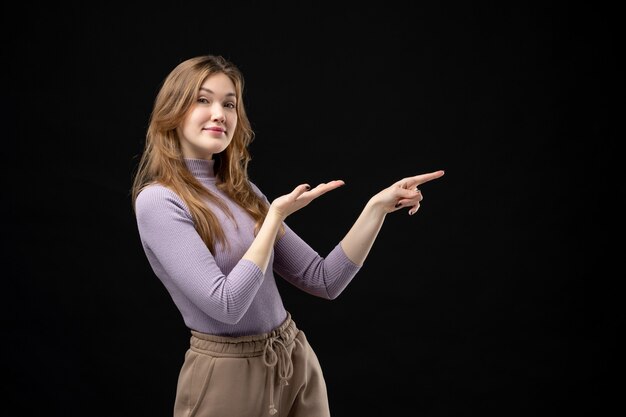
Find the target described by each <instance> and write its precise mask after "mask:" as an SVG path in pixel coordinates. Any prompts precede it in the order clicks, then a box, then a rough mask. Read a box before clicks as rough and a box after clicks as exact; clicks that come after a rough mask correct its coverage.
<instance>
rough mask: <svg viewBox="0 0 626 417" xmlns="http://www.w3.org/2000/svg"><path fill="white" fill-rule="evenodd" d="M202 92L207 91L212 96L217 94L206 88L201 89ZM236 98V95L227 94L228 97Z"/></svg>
mask: <svg viewBox="0 0 626 417" xmlns="http://www.w3.org/2000/svg"><path fill="white" fill-rule="evenodd" d="M200 91H206V92H207V93H211V94H215V93H214V92H213V91H211V90H209V89H208V88H204V87H200ZM231 96H232V97H235V96H236V94H235V93H226V97H231Z"/></svg>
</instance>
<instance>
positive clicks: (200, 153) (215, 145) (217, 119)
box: [180, 73, 237, 159]
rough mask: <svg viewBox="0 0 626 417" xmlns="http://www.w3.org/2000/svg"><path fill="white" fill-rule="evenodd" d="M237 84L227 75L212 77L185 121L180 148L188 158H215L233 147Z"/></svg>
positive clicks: (204, 84)
mask: <svg viewBox="0 0 626 417" xmlns="http://www.w3.org/2000/svg"><path fill="white" fill-rule="evenodd" d="M236 97H237V95H236V94H235V85H234V83H233V82H232V81H231V80H230V78H228V77H227V76H226V75H225V74H222V73H218V74H215V75H211V76H210V77H208V78H207V79H206V81H204V83H203V84H202V87H200V90H199V91H198V99H197V101H196V103H195V104H194V105H193V106H192V107H191V109H190V110H189V113H188V114H187V116H186V117H185V120H184V121H183V125H182V127H181V132H180V146H181V150H182V153H183V156H184V157H185V158H196V159H213V154H216V153H220V152H222V151H223V150H224V149H226V147H227V146H228V145H229V144H230V141H231V140H232V139H233V135H234V133H235V127H236V126H237V104H236V103H237V100H236Z"/></svg>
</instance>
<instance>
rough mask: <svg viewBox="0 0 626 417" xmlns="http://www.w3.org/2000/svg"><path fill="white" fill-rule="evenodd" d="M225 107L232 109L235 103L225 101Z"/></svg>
mask: <svg viewBox="0 0 626 417" xmlns="http://www.w3.org/2000/svg"><path fill="white" fill-rule="evenodd" d="M226 107H228V108H229V109H234V108H235V107H236V106H235V103H226Z"/></svg>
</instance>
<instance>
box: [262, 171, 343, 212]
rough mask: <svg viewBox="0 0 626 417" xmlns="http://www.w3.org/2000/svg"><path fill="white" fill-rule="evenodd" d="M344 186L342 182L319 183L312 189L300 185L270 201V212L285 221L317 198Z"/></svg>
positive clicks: (305, 185)
mask: <svg viewBox="0 0 626 417" xmlns="http://www.w3.org/2000/svg"><path fill="white" fill-rule="evenodd" d="M344 184H345V183H344V182H343V181H342V180H334V181H330V182H324V183H321V184H319V185H318V186H317V187H315V188H313V189H311V187H310V186H309V185H308V184H300V185H298V186H297V187H296V188H294V190H293V191H292V192H290V193H289V194H285V195H283V196H280V197H278V198H276V199H275V200H274V201H272V204H270V211H274V212H275V213H276V214H277V215H278V216H279V217H280V218H281V219H282V220H285V219H286V218H287V216H289V215H290V214H292V213H294V212H296V211H298V210H300V209H301V208H303V207H305V206H307V205H308V204H309V203H310V202H311V201H313V200H315V199H316V198H317V197H319V196H321V195H322V194H326V193H327V192H329V191H331V190H334V189H335V188H339V187H341V186H343V185H344Z"/></svg>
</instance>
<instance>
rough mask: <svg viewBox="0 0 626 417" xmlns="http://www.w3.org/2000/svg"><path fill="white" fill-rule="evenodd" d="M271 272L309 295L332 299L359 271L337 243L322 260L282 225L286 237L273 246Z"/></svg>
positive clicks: (358, 267)
mask: <svg viewBox="0 0 626 417" xmlns="http://www.w3.org/2000/svg"><path fill="white" fill-rule="evenodd" d="M273 266H274V270H275V271H276V273H277V274H278V275H280V276H281V277H283V278H284V279H285V280H287V281H288V282H290V283H291V284H293V285H294V286H296V287H297V288H299V289H301V290H303V291H306V292H307V293H309V294H312V295H315V296H318V297H322V298H326V299H331V300H332V299H335V298H337V297H338V296H339V294H341V293H342V292H343V290H344V289H345V288H346V287H347V286H348V284H349V283H350V281H352V278H354V276H355V275H356V274H357V272H358V271H359V270H360V266H358V265H356V264H355V263H353V262H352V261H350V259H348V257H347V256H346V254H345V252H344V251H343V249H342V248H341V244H337V245H336V246H335V247H334V249H333V250H332V251H330V252H329V253H328V255H327V256H326V257H325V258H324V257H322V256H320V255H319V253H318V252H317V251H315V250H314V249H313V248H311V246H309V244H308V243H306V242H305V241H304V240H303V239H302V238H300V236H298V235H297V234H296V233H295V232H294V231H293V230H292V229H291V228H290V227H289V226H287V225H286V224H285V235H284V236H282V237H281V238H280V239H279V240H278V242H277V243H276V245H275V246H274V265H273Z"/></svg>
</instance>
